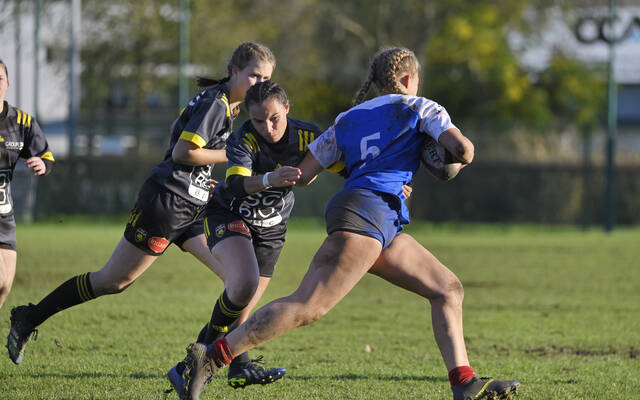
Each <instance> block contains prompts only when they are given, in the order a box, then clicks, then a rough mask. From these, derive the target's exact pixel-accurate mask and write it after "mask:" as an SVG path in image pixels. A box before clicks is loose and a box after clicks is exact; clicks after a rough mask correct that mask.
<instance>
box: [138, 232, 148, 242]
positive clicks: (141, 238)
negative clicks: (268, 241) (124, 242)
mask: <svg viewBox="0 0 640 400" xmlns="http://www.w3.org/2000/svg"><path fill="white" fill-rule="evenodd" d="M146 238H147V232H146V231H145V230H144V229H140V228H138V229H136V242H138V243H139V242H143V241H144V240H145V239H146Z"/></svg>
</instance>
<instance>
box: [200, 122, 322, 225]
mask: <svg viewBox="0 0 640 400" xmlns="http://www.w3.org/2000/svg"><path fill="white" fill-rule="evenodd" d="M320 133H322V131H321V130H320V129H319V128H318V127H317V126H316V125H314V124H312V123H309V122H304V121H300V120H297V119H293V118H287V132H285V134H284V136H283V137H282V139H281V140H280V141H279V142H278V143H267V142H266V141H265V140H264V139H263V138H262V136H260V134H259V133H258V132H257V131H256V130H255V128H254V127H253V124H252V123H251V121H246V122H245V123H243V124H242V126H240V127H239V128H238V129H237V130H235V131H234V132H233V133H232V134H231V136H229V139H228V140H227V158H228V159H229V161H228V162H227V172H226V178H225V183H220V184H218V185H216V187H215V189H214V194H213V200H212V203H213V202H214V201H215V202H217V203H218V204H220V205H221V206H223V207H225V208H228V209H229V210H231V211H233V212H234V213H236V214H238V215H239V216H241V217H242V218H243V219H244V221H245V222H246V223H247V224H250V225H253V226H256V227H270V226H274V225H278V224H280V223H286V221H287V219H288V218H289V214H291V210H292V208H293V204H294V201H295V198H294V195H293V192H292V191H291V188H290V187H284V188H276V187H274V188H270V189H267V190H263V191H261V192H258V193H254V194H252V195H248V196H246V197H242V198H236V197H235V196H234V195H233V193H232V192H231V189H230V188H229V186H227V184H226V180H227V179H228V178H229V177H230V176H232V175H240V176H252V175H262V174H264V173H266V172H270V171H273V170H275V169H277V168H279V167H281V166H284V165H289V166H294V167H295V166H297V165H298V164H299V163H300V161H302V159H303V158H304V156H305V154H306V153H307V146H308V145H309V143H311V142H312V141H313V140H314V139H315V138H316V137H318V136H319V135H320ZM212 206H213V205H212Z"/></svg>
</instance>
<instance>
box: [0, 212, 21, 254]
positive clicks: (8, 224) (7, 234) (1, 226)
mask: <svg viewBox="0 0 640 400" xmlns="http://www.w3.org/2000/svg"><path fill="white" fill-rule="evenodd" d="M0 249H9V250H16V251H17V250H18V243H17V241H16V220H15V218H14V217H13V214H11V215H9V216H7V217H0Z"/></svg>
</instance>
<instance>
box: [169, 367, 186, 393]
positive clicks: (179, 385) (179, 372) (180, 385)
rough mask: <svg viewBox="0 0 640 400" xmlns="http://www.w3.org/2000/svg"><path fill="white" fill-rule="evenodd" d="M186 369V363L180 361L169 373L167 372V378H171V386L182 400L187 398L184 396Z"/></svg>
mask: <svg viewBox="0 0 640 400" xmlns="http://www.w3.org/2000/svg"><path fill="white" fill-rule="evenodd" d="M185 369H186V365H185V363H184V361H180V362H179V363H177V364H176V365H174V366H173V368H171V369H170V370H169V372H167V378H169V382H171V386H173V388H174V389H175V391H176V393H177V394H178V398H179V399H180V400H183V399H184V396H185V394H184V387H185V380H184V377H185V376H184V373H185ZM170 391H171V390H169V392H170Z"/></svg>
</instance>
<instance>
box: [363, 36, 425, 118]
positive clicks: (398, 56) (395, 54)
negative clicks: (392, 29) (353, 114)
mask: <svg viewBox="0 0 640 400" xmlns="http://www.w3.org/2000/svg"><path fill="white" fill-rule="evenodd" d="M419 70H420V62H418V58H417V57H416V55H415V54H414V53H413V51H411V50H409V49H407V48H404V47H390V48H387V49H382V50H380V51H379V52H378V53H376V55H375V56H374V57H373V61H371V65H370V67H369V76H367V79H366V80H365V81H364V82H363V83H362V86H360V89H359V90H358V92H357V93H356V96H355V97H354V99H353V105H354V106H355V105H358V104H360V103H362V102H363V101H364V98H365V96H366V95H367V92H368V91H369V88H370V87H371V83H374V84H375V85H376V87H377V88H378V91H380V92H383V93H404V92H405V91H404V89H403V88H402V87H401V86H400V83H399V81H398V79H400V78H402V76H403V75H406V74H415V73H417V72H418V71H419Z"/></svg>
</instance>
